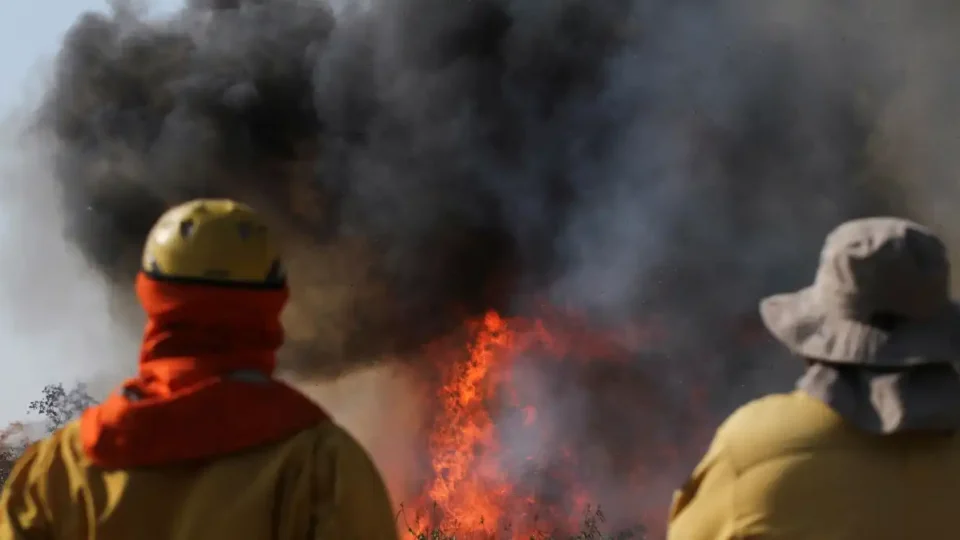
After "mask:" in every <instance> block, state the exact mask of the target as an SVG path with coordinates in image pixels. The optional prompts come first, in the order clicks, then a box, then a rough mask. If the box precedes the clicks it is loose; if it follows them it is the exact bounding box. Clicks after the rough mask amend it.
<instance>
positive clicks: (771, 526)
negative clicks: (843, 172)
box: [668, 218, 960, 540]
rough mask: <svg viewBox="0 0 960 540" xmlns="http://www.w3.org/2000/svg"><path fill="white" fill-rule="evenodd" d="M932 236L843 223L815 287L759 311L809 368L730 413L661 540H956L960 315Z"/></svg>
mask: <svg viewBox="0 0 960 540" xmlns="http://www.w3.org/2000/svg"><path fill="white" fill-rule="evenodd" d="M949 282H950V264H949V262H948V259H947V252H946V249H945V247H944V244H943V242H942V241H941V240H940V239H939V238H938V237H937V236H936V235H935V234H934V233H932V232H931V231H930V230H928V229H927V228H925V227H923V226H921V225H918V224H916V223H913V222H910V221H906V220H903V219H896V218H866V219H860V220H854V221H850V222H847V223H845V224H843V225H841V226H839V227H838V228H837V229H835V230H834V231H833V232H832V233H831V234H830V235H829V236H828V237H827V240H826V243H825V245H824V248H823V251H822V253H821V258H820V267H819V269H818V271H817V274H816V279H815V281H814V284H813V285H812V286H810V287H808V288H805V289H803V290H801V291H799V292H795V293H789V294H780V295H776V296H773V297H770V298H766V299H764V300H763V301H762V302H761V303H760V314H761V317H762V319H763V321H764V324H765V326H766V327H767V329H768V330H769V331H770V333H771V334H772V335H773V336H774V337H775V338H776V339H777V340H778V341H779V342H781V343H782V345H784V346H785V347H786V348H787V349H789V350H790V351H791V352H792V353H793V354H794V355H795V356H797V357H799V358H801V359H802V360H803V361H805V363H806V370H805V373H804V374H803V376H802V377H801V378H800V380H799V381H798V383H797V388H796V390H795V391H793V392H792V393H786V394H778V395H771V396H767V397H764V398H761V399H758V400H756V401H754V402H752V403H749V404H747V405H745V406H744V407H742V408H741V409H740V410H738V411H736V412H735V413H734V414H733V415H732V416H731V417H730V418H728V419H727V420H726V421H725V422H724V423H723V425H722V426H721V427H720V428H719V429H718V430H717V433H716V435H715V437H714V440H713V442H712V444H711V446H710V448H709V449H708V450H707V452H706V456H705V457H704V458H703V459H702V461H701V462H700V464H699V465H698V466H697V467H696V469H695V470H694V472H693V474H692V475H691V477H690V478H689V479H688V481H687V482H686V484H685V485H684V486H683V487H682V488H681V489H680V490H678V491H677V492H676V493H675V494H674V500H673V505H672V508H671V510H670V514H669V533H668V537H669V539H670V540H733V539H743V540H746V539H756V540H759V539H778V540H853V539H857V540H865V539H870V540H908V539H914V538H916V539H920V538H922V539H924V540H948V539H949V540H954V539H957V538H960V519H958V509H960V435H958V432H960V375H958V363H960V309H958V307H957V305H956V304H954V302H953V301H952V300H951V298H950V286H949Z"/></svg>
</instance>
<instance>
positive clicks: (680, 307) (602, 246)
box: [40, 0, 886, 371]
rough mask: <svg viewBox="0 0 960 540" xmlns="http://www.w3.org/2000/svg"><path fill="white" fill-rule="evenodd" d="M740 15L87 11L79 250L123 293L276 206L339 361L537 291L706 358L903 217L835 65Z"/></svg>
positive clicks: (196, 7) (688, 8)
mask: <svg viewBox="0 0 960 540" xmlns="http://www.w3.org/2000/svg"><path fill="white" fill-rule="evenodd" d="M730 6H732V3H730V2H728V3H706V2H696V1H690V0H688V1H684V2H640V1H638V0H609V1H606V2H589V1H586V0H571V1H564V2H550V1H539V0H532V1H511V0H479V1H471V2H449V1H444V0H401V1H397V0H393V1H383V2H374V3H373V4H371V5H370V6H366V7H357V6H353V8H354V9H349V7H350V6H348V9H344V10H341V11H340V12H339V13H337V12H336V11H335V10H334V9H332V8H331V7H330V6H328V5H326V4H324V3H323V2H322V1H320V0H316V1H309V0H303V1H297V0H273V1H267V0H262V1H257V2H255V1H240V0H238V1H234V2H215V3H212V4H211V3H209V2H198V3H194V4H193V5H191V6H189V7H187V8H185V10H184V11H183V12H181V13H180V14H179V15H177V16H176V17H174V18H172V19H169V20H164V21H153V20H148V19H143V18H138V17H137V16H135V15H134V14H133V13H132V12H131V11H129V10H123V9H118V10H116V11H115V12H114V13H112V14H106V15H102V14H93V13H91V14H88V15H85V16H84V17H83V18H82V19H81V20H79V21H78V22H77V23H76V24H75V25H74V27H73V28H72V30H71V31H70V32H69V35H68V36H67V38H66V40H65V42H64V45H63V49H62V51H61V53H60V56H59V59H58V64H57V71H56V77H55V82H54V85H53V88H52V89H51V91H50V93H49V96H48V97H47V99H46V102H45V106H44V108H43V110H42V116H41V118H40V123H41V126H42V127H43V128H45V129H49V130H50V131H51V132H52V133H53V134H54V135H55V137H56V139H57V141H58V143H59V144H58V155H57V158H58V160H57V171H58V172H57V176H58V179H59V180H60V182H61V184H62V187H63V209H64V212H65V213H66V214H67V217H68V223H69V225H68V228H67V230H68V234H69V236H70V239H71V240H72V241H74V242H76V244H77V245H79V246H80V248H81V249H82V251H83V253H84V254H85V255H86V256H87V257H88V258H89V260H90V261H91V262H92V263H93V264H94V265H96V267H98V268H99V269H101V270H102V272H104V273H105V274H107V275H108V276H109V277H110V278H111V279H113V280H114V281H115V282H116V283H117V284H118V285H119V286H120V287H121V288H122V289H126V288H127V287H128V283H129V282H130V279H131V276H132V274H133V271H134V269H135V264H136V256H135V254H136V252H137V251H138V250H139V248H140V244H141V242H142V239H143V237H144V234H145V233H146V231H147V230H148V229H149V226H150V224H151V223H152V221H153V220H154V219H155V218H156V217H157V216H158V215H159V213H160V212H161V211H162V210H163V209H164V208H166V207H167V206H169V205H171V204H173V203H176V202H179V201H182V200H185V199H188V198H192V197H197V196H220V195H226V196H234V197H239V198H241V199H244V200H246V201H248V202H251V203H253V204H255V205H257V206H258V207H261V208H264V209H265V210H267V211H268V212H269V213H270V215H271V217H272V218H273V219H274V220H275V221H276V222H277V225H278V227H281V228H282V229H283V230H284V231H285V232H286V233H287V236H288V237H289V238H290V239H291V244H292V245H291V246H290V248H289V249H288V251H290V253H291V257H292V259H293V261H292V266H293V269H292V274H293V275H294V276H295V277H294V279H295V281H296V285H297V286H298V288H299V290H301V291H303V292H302V294H299V295H298V297H297V300H296V309H295V312H296V313H298V315H296V316H294V317H293V318H295V319H297V320H296V321H295V324H292V325H293V326H296V327H298V328H299V329H298V330H297V331H295V332H293V334H294V335H296V336H299V337H300V340H299V341H300V345H301V348H302V350H304V351H309V355H310V356H313V357H314V360H315V362H316V364H317V366H316V367H317V368H321V369H329V370H333V371H336V370H339V369H341V368H342V367H343V366H344V365H345V364H349V363H351V362H354V361H366V359H369V358H372V357H377V356H379V355H381V354H384V353H396V352H403V351H405V350H408V349H409V348H411V347H416V346H419V345H420V344H422V343H424V342H425V341H427V340H428V339H430V338H432V337H433V336H436V335H437V334H438V333H440V332H442V331H445V330H448V329H449V328H450V327H451V325H452V324H456V323H458V322H459V321H461V320H462V319H463V317H464V314H472V313H476V312H478V311H480V310H482V309H485V308H488V307H495V308H499V309H507V308H511V307H516V306H515V304H516V302H517V298H518V297H519V295H520V293H536V294H547V293H550V294H552V295H553V296H554V297H555V298H557V299H559V300H561V301H562V302H564V303H566V304H572V305H573V307H576V308H578V309H585V310H590V311H591V312H592V313H596V314H597V316H599V317H602V318H604V319H613V320H619V319H624V318H630V317H633V316H635V315H636V313H637V311H638V310H641V311H643V312H655V313H657V314H658V315H659V316H660V317H665V318H667V319H669V320H670V321H671V322H672V323H673V324H674V325H676V327H677V329H678V330H677V331H678V333H680V334H684V335H686V334H688V333H689V332H696V333H697V334H698V335H699V336H700V337H701V343H708V342H710V341H711V340H713V339H715V338H716V337H717V336H713V335H711V334H713V333H714V332H713V331H712V330H711V329H716V330H717V331H718V332H717V333H720V334H722V333H726V332H729V328H726V327H724V323H726V322H729V321H730V320H731V318H733V319H736V320H739V319H740V318H741V317H743V316H748V315H749V314H751V313H752V311H753V302H754V301H755V299H756V296H757V294H758V293H760V292H763V291H766V290H768V289H769V288H770V287H774V286H778V285H781V284H783V283H788V282H791V280H793V279H796V278H797V277H798V276H804V277H805V274H807V271H808V270H809V267H810V262H809V259H810V256H809V255H810V254H811V253H814V252H815V249H816V243H818V242H819V240H820V236H821V235H822V233H823V232H825V231H826V230H827V229H828V228H829V227H831V226H833V225H834V224H835V223H836V222H837V221H838V220H839V219H841V218H846V217H849V216H853V215H858V214H862V213H864V212H870V211H877V210H878V209H885V208H886V206H885V205H884V200H883V193H882V190H876V192H874V190H867V189H864V188H863V187H862V184H861V183H860V182H859V180H861V176H862V175H861V174H860V172H861V171H862V170H863V165H864V164H863V163H862V159H861V153H862V149H863V147H864V144H865V141H866V137H867V134H868V130H869V128H870V126H869V125H865V124H864V121H865V119H864V118H862V114H863V113H862V112H860V111H857V109H856V107H855V103H854V101H853V97H854V95H853V91H854V88H852V87H849V85H848V83H847V81H845V80H844V79H843V78H842V75H843V74H844V70H843V66H840V67H837V68H836V70H835V72H832V73H811V72H812V71H813V70H814V67H812V66H811V65H805V64H804V62H803V59H802V58H797V55H796V54H795V52H794V51H793V50H791V48H790V47H789V46H788V45H787V44H778V43H775V42H769V41H766V42H765V41H764V40H762V39H760V38H759V37H757V35H756V33H752V34H751V33H749V32H747V31H746V27H745V24H744V21H742V20H740V19H738V17H737V16H738V14H739V13H740V10H739V9H732V7H730ZM839 62H842V60H839ZM853 64H854V62H853V60H851V66H850V67H853ZM834 65H836V62H835V64H834ZM811 77H812V78H811ZM800 254H802V255H803V259H802V260H800V259H798V258H797V257H798V256H799V255H800ZM798 260H800V264H799V265H798ZM682 341H683V342H688V341H689V340H687V339H683V340H682ZM698 346H702V345H698ZM317 358H322V360H316V359H317Z"/></svg>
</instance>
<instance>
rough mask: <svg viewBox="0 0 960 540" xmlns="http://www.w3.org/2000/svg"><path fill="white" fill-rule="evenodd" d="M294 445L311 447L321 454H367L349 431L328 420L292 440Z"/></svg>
mask: <svg viewBox="0 0 960 540" xmlns="http://www.w3.org/2000/svg"><path fill="white" fill-rule="evenodd" d="M291 442H293V444H297V445H300V444H303V445H309V446H311V447H313V448H315V449H318V450H319V451H320V452H321V453H331V452H333V453H338V452H348V453H353V452H365V450H364V448H363V446H362V445H361V444H360V443H359V442H358V441H357V439H356V438H354V437H353V435H351V434H350V432H349V431H347V430H346V429H344V428H343V426H341V425H340V424H338V423H337V422H336V421H334V420H332V419H326V420H323V421H322V422H319V423H317V424H316V425H314V426H311V427H309V428H307V429H304V430H303V431H301V432H300V433H298V434H297V435H295V436H294V437H293V438H292V441H291Z"/></svg>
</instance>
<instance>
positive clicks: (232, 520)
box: [0, 422, 397, 540]
mask: <svg viewBox="0 0 960 540" xmlns="http://www.w3.org/2000/svg"><path fill="white" fill-rule="evenodd" d="M78 427H79V426H78V424H77V423H72V424H69V425H68V426H66V427H65V428H64V429H62V430H60V431H59V432H57V433H55V434H54V435H52V436H51V437H50V438H48V439H46V440H44V441H41V442H39V443H37V444H35V445H34V446H33V447H31V448H30V449H29V450H28V451H27V452H26V454H25V455H24V456H23V457H22V458H21V459H20V460H19V462H18V463H17V465H16V466H15V468H14V470H13V473H12V474H11V476H10V478H9V479H8V482H7V486H6V488H5V489H4V491H3V494H2V496H0V540H14V539H16V540H40V539H44V540H61V539H62V540H68V539H69V540H114V539H116V540H120V539H122V540H161V539H163V540H219V539H223V540H239V539H248V538H249V539H264V540H267V539H270V540H274V539H276V540H286V539H291V540H292V539H297V540H308V539H309V540H321V539H322V540H396V539H397V528H396V524H395V520H394V517H393V512H392V507H391V504H390V500H389V496H388V494H387V491H386V488H385V487H384V484H383V481H382V479H381V477H380V474H379V472H378V470H377V469H376V467H375V466H374V464H373V462H372V461H371V460H370V458H369V456H368V455H367V453H366V452H365V451H364V450H363V448H362V447H361V446H360V445H359V444H358V443H357V442H356V441H355V440H354V439H353V438H352V437H351V436H350V435H349V434H347V433H346V432H345V431H344V430H343V429H341V428H340V427H339V426H337V425H336V424H335V423H333V422H325V423H323V424H322V425H319V426H317V427H315V428H310V429H307V430H304V431H302V432H300V433H298V434H297V435H295V436H293V437H291V438H289V439H287V440H285V441H283V442H280V443H276V444H272V445H267V446H263V447H258V448H255V449H252V450H249V451H246V452H243V453H239V454H234V455H230V456H225V457H223V458H220V459H217V460H215V461H211V462H207V463H203V464H192V465H174V466H164V467H158V468H152V469H150V468H143V469H132V470H102V469H99V468H97V467H95V466H93V465H91V464H90V463H89V461H88V460H87V459H86V458H85V456H84V454H83V453H82V452H81V450H80V444H79V437H78V436H79V429H78Z"/></svg>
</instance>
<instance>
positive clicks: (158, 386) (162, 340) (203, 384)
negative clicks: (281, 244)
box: [80, 274, 327, 468]
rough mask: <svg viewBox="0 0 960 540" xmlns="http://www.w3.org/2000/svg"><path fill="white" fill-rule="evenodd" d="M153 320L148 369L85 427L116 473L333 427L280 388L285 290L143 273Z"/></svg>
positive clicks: (88, 441)
mask: <svg viewBox="0 0 960 540" xmlns="http://www.w3.org/2000/svg"><path fill="white" fill-rule="evenodd" d="M136 289H137V295H138V297H139V298H140V302H141V304H142V305H143V308H144V310H145V311H146V313H147V317H148V322H147V326H146V330H145V332H144V337H143V345H142V348H141V350H140V369H139V373H138V374H137V376H136V377H134V378H132V379H129V380H127V381H126V382H125V383H124V384H123V385H122V386H121V387H120V389H119V390H118V391H116V392H115V393H113V394H112V395H110V397H109V398H107V399H106V400H105V401H104V402H103V403H102V404H100V405H97V406H95V407H91V408H90V409H87V410H86V411H85V412H84V414H83V416H82V417H81V420H80V426H81V427H80V429H81V439H82V443H83V449H84V452H85V453H86V454H87V456H88V457H89V458H90V459H91V460H92V461H93V462H94V463H95V464H96V465H99V466H102V467H107V468H131V467H142V466H154V465H164V464H170V463H176V462H183V461H193V460H203V459H211V458H215V457H217V456H221V455H224V454H228V453H232V452H238V451H241V450H244V449H247V448H250V447H254V446H258V445H262V444H267V443H271V442H275V441H279V440H282V439H284V438H286V437H289V436H291V435H293V434H295V433H297V432H299V431H301V430H303V429H306V428H308V427H310V426H314V425H316V424H318V423H320V422H322V421H324V420H325V419H327V415H326V413H325V412H324V411H323V410H322V409H321V408H320V407H318V406H317V405H316V404H314V403H313V402H312V401H311V400H309V399H308V398H307V397H306V396H304V395H303V394H301V393H300V392H298V391H297V390H295V389H294V388H292V387H290V386H288V385H286V384H284V383H282V382H280V381H277V380H274V379H273V378H272V374H273V371H274V367H275V364H276V356H275V351H276V349H277V348H279V347H280V345H281V344H282V343H283V328H282V326H281V324H280V312H281V311H282V309H283V306H284V304H285V303H286V301H287V296H288V293H287V291H286V290H285V289H273V290H268V289H243V288H233V287H216V286H207V285H196V284H180V283H171V282H164V281H157V280H153V279H150V278H149V277H147V276H145V275H143V274H140V275H139V276H138V277H137V285H136Z"/></svg>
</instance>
